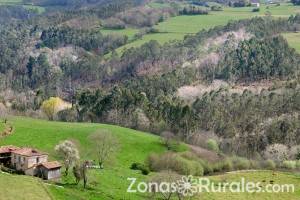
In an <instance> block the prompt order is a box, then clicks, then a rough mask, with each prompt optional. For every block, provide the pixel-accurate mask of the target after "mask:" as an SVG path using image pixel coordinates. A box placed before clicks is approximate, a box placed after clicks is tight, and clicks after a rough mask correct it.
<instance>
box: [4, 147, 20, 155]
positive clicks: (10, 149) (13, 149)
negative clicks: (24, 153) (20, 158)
mask: <svg viewBox="0 0 300 200" xmlns="http://www.w3.org/2000/svg"><path fill="white" fill-rule="evenodd" d="M19 149H20V148H19V147H16V146H12V145H8V146H2V147H0V153H11V152H13V151H15V150H19Z"/></svg>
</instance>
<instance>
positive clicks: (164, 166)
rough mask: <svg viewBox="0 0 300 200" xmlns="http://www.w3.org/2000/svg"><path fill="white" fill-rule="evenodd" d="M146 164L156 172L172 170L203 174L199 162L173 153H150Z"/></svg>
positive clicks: (184, 173)
mask: <svg viewBox="0 0 300 200" xmlns="http://www.w3.org/2000/svg"><path fill="white" fill-rule="evenodd" d="M147 164H148V166H149V168H150V170H151V171H156V172H160V171H165V170H172V171H174V172H177V173H178V174H181V175H195V176H202V175H203V174H204V169H203V167H202V165H201V163H200V162H198V161H194V160H189V159H186V158H184V157H182V156H180V155H179V154H175V153H166V154H163V155H157V154H152V155H150V156H149V157H148V159H147Z"/></svg>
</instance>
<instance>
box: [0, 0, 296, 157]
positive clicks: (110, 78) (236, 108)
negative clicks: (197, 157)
mask: <svg viewBox="0 0 300 200" xmlns="http://www.w3.org/2000/svg"><path fill="white" fill-rule="evenodd" d="M26 3H29V4H33V5H38V6H45V7H46V8H47V7H48V6H50V7H51V6H58V7H60V9H64V11H63V12H62V11H60V9H58V10H55V11H53V10H52V9H49V10H47V12H45V13H43V14H38V13H30V11H28V10H26V9H24V8H21V7H19V8H18V7H13V6H12V7H10V6H4V7H0V9H4V10H5V13H6V14H5V15H7V16H9V17H8V18H9V20H6V22H3V23H1V27H0V35H1V37H0V46H1V48H0V73H1V74H0V80H1V82H0V88H1V94H0V96H1V102H2V104H3V105H4V107H5V109H6V110H8V111H9V112H12V113H19V114H20V113H21V114H27V115H29V114H30V115H33V116H39V115H40V114H39V109H40V107H41V105H42V102H43V101H44V100H46V99H48V98H49V97H52V96H57V97H60V98H62V99H64V100H65V101H68V102H70V103H71V104H72V108H71V109H66V110H62V111H60V112H59V113H57V115H56V116H55V117H54V119H56V120H63V121H91V122H105V123H113V124H118V125H122V126H126V127H131V128H135V129H140V130H147V131H151V132H153V133H156V134H160V133H161V132H163V131H165V130H169V131H172V132H173V133H174V134H175V135H176V136H178V137H179V138H180V139H181V140H183V141H186V142H187V143H192V141H195V137H196V138H197V137H202V136H203V134H205V133H207V132H209V133H210V134H211V135H210V136H209V137H213V138H215V139H216V140H217V141H218V143H219V144H220V147H221V148H222V151H223V152H226V153H235V154H240V155H242V156H247V157H254V156H263V153H261V152H264V151H265V150H266V148H267V147H268V146H271V145H274V144H277V143H280V144H283V145H286V146H288V147H289V148H292V147H293V146H296V145H297V144H298V141H299V136H300V135H299V134H300V132H299V124H300V123H299V108H300V106H299V100H300V99H299V98H300V96H299V95H300V94H299V72H300V66H299V63H300V55H299V53H298V52H296V51H295V49H293V48H291V47H290V46H289V44H288V42H287V41H286V40H285V39H284V38H283V37H282V36H281V34H283V33H287V32H297V31H298V30H299V27H300V15H299V14H298V15H291V16H290V17H289V18H275V17H272V16H270V15H266V16H260V17H253V18H250V19H242V20H238V21H229V22H228V23H227V24H226V25H223V26H215V27H214V28H211V29H206V30H199V32H198V33H196V34H187V35H186V36H185V38H184V39H183V40H181V41H170V42H166V43H164V44H161V43H159V42H158V41H156V40H151V41H150V42H147V43H143V44H141V45H140V46H138V47H132V48H129V49H125V50H124V52H122V53H121V54H120V53H118V48H120V47H123V46H124V45H126V44H129V43H130V42H131V41H132V40H138V38H139V37H143V35H145V34H148V33H151V34H155V33H157V30H156V29H155V28H154V26H155V25H156V24H159V23H161V22H164V21H166V20H168V19H170V18H172V17H174V16H180V15H190V13H187V11H188V10H189V9H194V10H196V11H198V10H199V11H200V10H201V9H203V8H202V7H201V8H200V7H193V6H199V5H197V3H196V2H193V4H192V5H190V4H188V3H187V2H185V3H182V2H180V1H179V2H177V1H176V2H173V4H172V3H171V4H169V2H167V3H168V4H166V7H159V6H157V7H154V6H153V4H150V3H153V2H150V3H149V2H148V1H134V0H126V1H114V0H111V1H102V0H99V1H89V0H87V1H47V0H44V1H40V0H37V1H26ZM160 4H161V3H157V4H154V5H160ZM151 6H152V7H151ZM189 6H190V7H189ZM75 7H76V9H75ZM16 9H20V10H22V9H23V10H22V11H21V12H16ZM183 9H185V12H183ZM27 12H29V13H27ZM219 12H221V11H219ZM16 13H18V14H16ZM203 14H205V13H200V12H199V13H194V14H193V15H203ZM128 28H131V29H138V30H140V32H139V33H137V34H135V35H134V36H133V37H132V36H131V37H128V36H127V35H122V34H104V33H103V30H107V29H109V30H111V29H113V30H127V29H128ZM39 117H41V116H39ZM205 137H207V136H205ZM241 148H242V149H243V150H240V149H241ZM257 154H259V155H257Z"/></svg>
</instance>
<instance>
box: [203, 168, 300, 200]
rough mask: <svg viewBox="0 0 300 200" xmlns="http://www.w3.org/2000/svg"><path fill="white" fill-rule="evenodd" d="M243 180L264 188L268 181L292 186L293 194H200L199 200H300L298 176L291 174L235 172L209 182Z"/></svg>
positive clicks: (213, 178)
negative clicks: (258, 183)
mask: <svg viewBox="0 0 300 200" xmlns="http://www.w3.org/2000/svg"><path fill="white" fill-rule="evenodd" d="M241 178H244V179H245V181H246V182H254V183H257V182H260V183H261V185H262V186H263V187H262V188H264V187H265V186H266V185H267V184H270V181H273V182H274V183H273V184H276V185H277V184H278V185H284V184H293V185H294V188H295V191H294V192H279V193H276V192H273V193H268V192H257V193H255V192H254V193H246V192H242V193H230V192H227V193H222V192H221V193H204V194H201V197H200V198H199V200H252V199H253V200H254V199H255V200H299V199H300V175H299V173H298V174H292V173H282V172H281V173H279V172H275V173H273V172H272V171H254V172H237V173H227V174H224V175H218V176H213V177H210V180H211V182H214V183H224V182H228V183H230V182H241Z"/></svg>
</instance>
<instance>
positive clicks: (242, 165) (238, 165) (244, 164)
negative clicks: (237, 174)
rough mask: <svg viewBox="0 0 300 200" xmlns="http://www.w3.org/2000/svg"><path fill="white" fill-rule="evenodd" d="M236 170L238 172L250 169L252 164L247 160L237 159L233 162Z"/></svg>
mask: <svg viewBox="0 0 300 200" xmlns="http://www.w3.org/2000/svg"><path fill="white" fill-rule="evenodd" d="M233 165H234V168H235V169H237V170H243V169H249V168H250V162H249V160H247V159H245V158H235V159H234V161H233Z"/></svg>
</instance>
